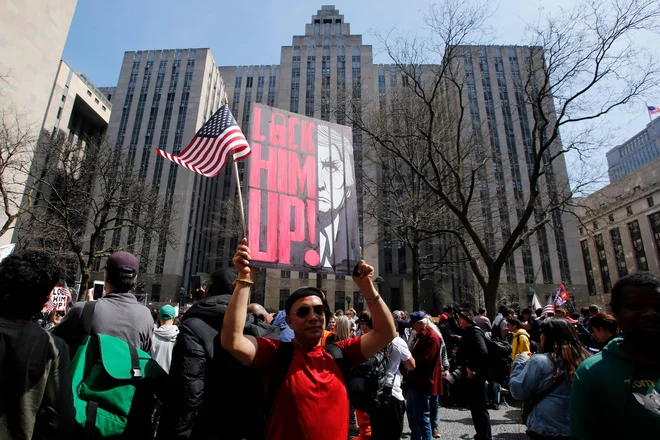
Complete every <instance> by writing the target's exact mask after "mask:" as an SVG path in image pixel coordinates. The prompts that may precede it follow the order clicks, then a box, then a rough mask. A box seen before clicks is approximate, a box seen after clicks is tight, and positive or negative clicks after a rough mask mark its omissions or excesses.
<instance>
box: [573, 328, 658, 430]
mask: <svg viewBox="0 0 660 440" xmlns="http://www.w3.org/2000/svg"><path fill="white" fill-rule="evenodd" d="M622 341H623V339H621V338H617V339H614V340H612V341H610V343H609V344H607V346H605V348H604V349H603V351H601V352H600V353H597V354H595V355H594V356H592V357H590V358H589V359H587V360H586V361H584V362H583V363H582V365H580V367H579V368H578V369H577V371H576V372H575V376H574V377H573V386H572V387H571V409H570V414H571V422H570V423H571V438H572V439H575V440H586V439H602V438H616V439H640V440H641V439H655V438H658V435H660V434H659V433H660V366H658V365H655V366H653V365H647V364H642V363H641V362H640V361H639V360H637V359H635V358H633V357H631V356H630V355H628V354H627V353H626V352H624V351H623V350H621V348H620V347H619V344H620V343H621V342H622ZM655 349H657V347H652V346H649V350H655Z"/></svg>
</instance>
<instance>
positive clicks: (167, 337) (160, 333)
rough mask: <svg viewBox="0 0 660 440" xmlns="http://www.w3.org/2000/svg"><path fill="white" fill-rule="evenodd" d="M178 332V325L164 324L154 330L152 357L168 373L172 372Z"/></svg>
mask: <svg viewBox="0 0 660 440" xmlns="http://www.w3.org/2000/svg"><path fill="white" fill-rule="evenodd" d="M178 334H179V328H178V327H177V326H176V325H163V326H160V327H158V328H157V329H156V330H154V340H153V344H152V347H151V357H152V358H154V360H155V361H156V362H158V365H160V366H161V367H162V368H163V370H165V371H166V372H168V373H169V372H170V362H171V360H172V350H173V349H174V344H175V343H176V337H177V335H178Z"/></svg>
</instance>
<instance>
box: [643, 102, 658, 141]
mask: <svg viewBox="0 0 660 440" xmlns="http://www.w3.org/2000/svg"><path fill="white" fill-rule="evenodd" d="M646 113H648V114H649V121H650V122H651V130H653V134H655V148H656V149H657V150H658V151H660V139H658V131H657V130H656V129H655V126H654V125H653V117H652V116H651V112H650V111H649V106H648V105H647V106H646Z"/></svg>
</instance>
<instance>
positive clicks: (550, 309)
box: [542, 296, 555, 316]
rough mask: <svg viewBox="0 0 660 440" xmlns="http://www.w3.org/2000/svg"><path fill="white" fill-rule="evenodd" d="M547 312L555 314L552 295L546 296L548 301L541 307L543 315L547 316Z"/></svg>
mask: <svg viewBox="0 0 660 440" xmlns="http://www.w3.org/2000/svg"><path fill="white" fill-rule="evenodd" d="M548 313H552V314H553V315H554V314H555V304H554V302H553V301H552V296H551V297H550V298H548V303H547V304H546V305H545V307H543V313H542V315H543V316H547V315H548Z"/></svg>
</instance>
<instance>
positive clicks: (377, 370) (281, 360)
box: [266, 342, 388, 413]
mask: <svg viewBox="0 0 660 440" xmlns="http://www.w3.org/2000/svg"><path fill="white" fill-rule="evenodd" d="M323 348H324V349H325V350H326V351H327V352H328V353H330V355H331V356H332V358H333V359H334V360H335V362H336V363H337V365H338V366H339V369H340V370H341V372H342V375H343V377H344V382H345V383H346V391H347V393H348V399H349V401H350V402H351V404H352V405H353V407H354V408H355V409H358V410H360V411H362V412H366V413H369V412H371V411H373V410H374V409H376V408H377V407H378V406H379V404H380V398H381V394H382V392H383V388H384V385H385V380H386V374H385V370H386V367H387V362H388V356H387V354H386V351H385V350H383V351H380V352H378V353H376V355H375V356H373V357H372V358H371V359H369V360H368V361H367V362H365V363H364V364H362V365H359V366H357V367H355V368H353V369H349V368H348V367H347V365H346V363H345V361H344V352H343V350H342V349H341V348H339V346H337V345H336V344H329V345H326V346H325V347H323ZM293 350H294V347H293V343H292V342H280V346H279V348H278V350H277V353H276V354H275V361H274V364H273V368H272V370H271V374H270V378H269V385H268V393H267V394H266V408H268V409H270V408H271V407H272V405H273V402H274V401H275V396H276V395H277V391H278V390H279V388H280V386H281V385H282V382H284V378H285V376H286V373H287V372H288V371H289V366H290V365H291V360H292V359H293Z"/></svg>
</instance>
